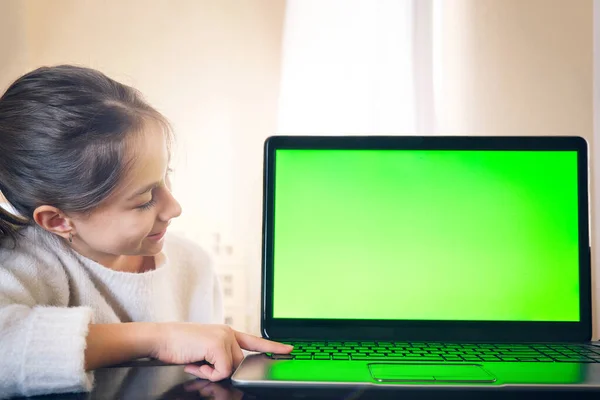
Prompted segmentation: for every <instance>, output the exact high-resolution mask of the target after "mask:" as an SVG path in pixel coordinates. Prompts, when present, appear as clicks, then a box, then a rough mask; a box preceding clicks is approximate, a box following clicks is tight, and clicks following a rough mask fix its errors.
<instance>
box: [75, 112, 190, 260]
mask: <svg viewBox="0 0 600 400" xmlns="http://www.w3.org/2000/svg"><path fill="white" fill-rule="evenodd" d="M131 147H132V148H133V150H132V151H133V153H134V154H133V156H134V161H133V163H132V165H131V168H130V169H129V171H128V172H127V174H126V176H125V177H124V178H123V181H122V182H121V184H119V186H118V187H117V189H116V190H115V192H114V193H113V194H112V195H111V196H110V197H109V198H108V199H106V200H105V201H104V202H103V203H102V204H101V205H100V206H99V207H98V208H97V209H95V210H94V211H93V212H92V213H91V214H89V215H86V216H82V215H79V216H75V217H73V216H71V221H72V226H73V243H72V247H73V248H74V249H75V250H76V251H78V252H79V253H80V254H83V255H85V256H87V257H88V258H91V259H93V260H95V261H97V262H99V263H101V264H104V265H110V264H112V263H114V262H116V261H117V260H118V258H119V257H120V256H152V255H156V254H157V253H159V252H160V251H161V249H162V246H163V242H164V235H165V233H166V230H167V227H168V226H169V223H170V221H171V219H172V218H176V217H178V216H179V215H180V214H181V206H180V205H179V203H178V202H177V200H175V198H174V197H173V195H172V194H171V189H170V183H169V177H168V174H169V166H168V162H169V154H168V150H167V146H166V141H165V135H164V133H163V131H162V129H161V128H160V126H159V125H158V124H151V123H150V124H146V129H145V130H144V132H142V133H140V134H139V136H138V137H136V138H134V139H133V140H132V146H131Z"/></svg>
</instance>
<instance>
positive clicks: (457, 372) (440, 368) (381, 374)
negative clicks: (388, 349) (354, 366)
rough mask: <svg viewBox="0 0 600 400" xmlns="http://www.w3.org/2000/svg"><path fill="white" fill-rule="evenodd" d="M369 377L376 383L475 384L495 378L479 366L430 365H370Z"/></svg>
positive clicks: (415, 363)
mask: <svg viewBox="0 0 600 400" xmlns="http://www.w3.org/2000/svg"><path fill="white" fill-rule="evenodd" d="M369 371H370V373H371V377H373V379H375V380H376V381H378V382H382V383H383V382H477V383H493V382H495V381H496V378H495V377H494V376H493V375H491V374H490V373H489V372H487V371H486V370H485V369H483V368H482V367H481V366H479V365H474V364H432V363H418V362H410V363H372V364H369Z"/></svg>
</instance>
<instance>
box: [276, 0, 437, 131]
mask: <svg viewBox="0 0 600 400" xmlns="http://www.w3.org/2000/svg"><path fill="white" fill-rule="evenodd" d="M431 4H432V0H288V2H287V9H286V16H285V21H284V35H283V59H282V77H281V88H280V98H279V112H278V126H277V128H278V129H277V133H279V134H307V135H320V134H327V135H342V134H344V135H346V134H428V133H432V132H433V131H434V129H435V122H434V113H433V78H432V76H433V73H432V67H431V63H432V46H431V42H432V33H431V32H432V30H431V25H432V23H431V21H432V17H431V15H432V13H431V9H432V5H431Z"/></svg>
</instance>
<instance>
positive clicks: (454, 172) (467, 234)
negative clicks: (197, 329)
mask: <svg viewBox="0 0 600 400" xmlns="http://www.w3.org/2000/svg"><path fill="white" fill-rule="evenodd" d="M263 212H264V219H263V265H262V267H263V275H262V316H261V330H262V336H263V337H265V338H268V339H271V340H276V341H281V342H285V343H290V344H293V345H294V346H295V347H294V351H293V352H292V353H291V354H251V355H249V356H247V357H246V358H245V359H244V361H243V362H242V364H241V365H240V367H239V368H238V369H237V370H236V371H235V373H234V375H233V377H232V382H233V383H234V385H237V386H239V387H243V388H253V387H273V388H275V387H277V388H281V387H295V388H305V387H311V388H330V387H332V388H338V389H340V388H344V387H345V388H354V387H365V388H373V387H382V388H390V387H395V388H411V389H414V388H419V387H427V388H448V387H469V388H481V389H485V388H487V389H500V388H515V387H547V388H558V387H560V388H565V387H566V388H600V346H599V344H598V343H595V342H593V341H591V339H592V318H591V308H592V301H591V279H590V275H591V267H590V264H591V262H590V253H591V252H590V239H589V213H588V153H587V144H586V141H585V140H584V139H582V138H580V137H447V136H444V137H414V136H410V137H382V136H380V137H356V136H352V137H349V136H345V137H285V136H275V137H271V138H269V139H268V140H267V141H266V143H265V153H264V208H263Z"/></svg>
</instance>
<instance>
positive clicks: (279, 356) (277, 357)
mask: <svg viewBox="0 0 600 400" xmlns="http://www.w3.org/2000/svg"><path fill="white" fill-rule="evenodd" d="M272 358H273V359H274V360H292V359H294V356H293V355H291V354H273V357H272Z"/></svg>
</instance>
